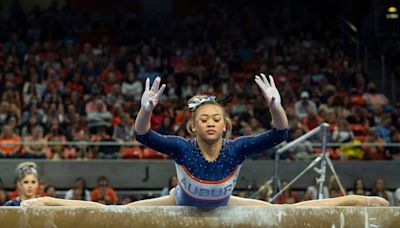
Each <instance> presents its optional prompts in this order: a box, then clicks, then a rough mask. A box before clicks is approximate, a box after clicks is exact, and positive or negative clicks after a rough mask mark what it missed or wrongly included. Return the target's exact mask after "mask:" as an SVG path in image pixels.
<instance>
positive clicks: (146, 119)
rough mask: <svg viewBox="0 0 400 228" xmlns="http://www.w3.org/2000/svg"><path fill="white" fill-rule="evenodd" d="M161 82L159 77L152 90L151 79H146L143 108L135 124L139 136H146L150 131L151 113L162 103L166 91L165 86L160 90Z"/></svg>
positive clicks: (142, 101)
mask: <svg viewBox="0 0 400 228" xmlns="http://www.w3.org/2000/svg"><path fill="white" fill-rule="evenodd" d="M160 81H161V79H160V77H157V78H156V79H155V80H154V83H153V85H152V86H151V88H150V79H149V78H147V79H146V85H145V89H144V92H143V95H142V100H141V104H142V106H141V108H140V110H139V114H138V115H137V117H136V122H135V132H136V134H138V135H144V134H146V133H147V132H148V131H149V130H150V117H151V113H152V112H153V109H154V108H155V107H156V105H157V104H158V102H159V101H160V97H161V95H162V93H163V91H164V89H165V84H163V85H162V86H161V88H160Z"/></svg>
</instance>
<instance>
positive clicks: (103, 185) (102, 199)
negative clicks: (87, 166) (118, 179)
mask: <svg viewBox="0 0 400 228" xmlns="http://www.w3.org/2000/svg"><path fill="white" fill-rule="evenodd" d="M91 198H92V200H93V201H95V202H99V203H103V204H107V205H109V204H117V203H118V197H117V194H116V193H115V191H114V189H113V188H112V187H110V184H109V181H108V178H107V177H105V176H100V177H99V178H97V187H96V188H95V189H93V191H92V192H91Z"/></svg>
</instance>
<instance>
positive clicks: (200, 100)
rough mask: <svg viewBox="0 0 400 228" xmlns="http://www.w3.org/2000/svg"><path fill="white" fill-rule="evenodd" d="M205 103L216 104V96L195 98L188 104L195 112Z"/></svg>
mask: <svg viewBox="0 0 400 228" xmlns="http://www.w3.org/2000/svg"><path fill="white" fill-rule="evenodd" d="M205 102H215V96H205V97H203V98H194V99H193V100H191V101H190V103H189V104H188V108H189V109H190V110H191V111H192V112H193V111H194V110H196V108H197V107H199V106H200V105H201V104H203V103H205Z"/></svg>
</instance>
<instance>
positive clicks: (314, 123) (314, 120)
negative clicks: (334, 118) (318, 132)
mask: <svg viewBox="0 0 400 228" xmlns="http://www.w3.org/2000/svg"><path fill="white" fill-rule="evenodd" d="M322 122H323V119H322V118H321V116H319V115H318V114H317V113H316V112H315V111H314V109H313V108H311V107H308V108H307V116H306V117H304V118H303V120H302V121H301V127H302V129H303V130H304V131H305V132H308V131H311V130H312V129H314V128H316V127H318V126H319V125H321V124H322Z"/></svg>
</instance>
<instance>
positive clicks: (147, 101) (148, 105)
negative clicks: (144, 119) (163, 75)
mask: <svg viewBox="0 0 400 228" xmlns="http://www.w3.org/2000/svg"><path fill="white" fill-rule="evenodd" d="M160 81H161V79H160V77H157V78H156V79H155V80H154V82H153V85H152V86H151V88H150V79H149V78H147V79H146V86H145V89H144V92H143V95H142V101H141V103H142V107H143V108H144V109H145V110H146V111H148V112H151V111H153V109H154V108H155V107H156V105H157V104H158V102H159V101H160V97H161V95H162V93H163V92H164V89H165V84H163V85H162V86H161V88H160Z"/></svg>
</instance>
